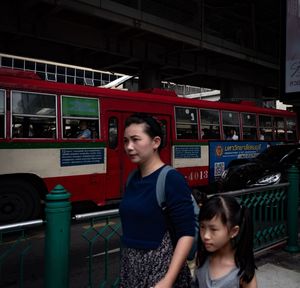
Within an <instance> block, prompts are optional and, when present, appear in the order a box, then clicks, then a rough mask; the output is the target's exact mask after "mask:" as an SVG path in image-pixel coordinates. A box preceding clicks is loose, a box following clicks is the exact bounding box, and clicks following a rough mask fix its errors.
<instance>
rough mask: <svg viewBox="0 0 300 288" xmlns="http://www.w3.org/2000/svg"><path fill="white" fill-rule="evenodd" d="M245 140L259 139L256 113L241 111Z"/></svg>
mask: <svg viewBox="0 0 300 288" xmlns="http://www.w3.org/2000/svg"><path fill="white" fill-rule="evenodd" d="M241 116H242V127H243V128H242V129H243V131H242V132H243V140H257V128H256V115H255V114H250V113H241Z"/></svg>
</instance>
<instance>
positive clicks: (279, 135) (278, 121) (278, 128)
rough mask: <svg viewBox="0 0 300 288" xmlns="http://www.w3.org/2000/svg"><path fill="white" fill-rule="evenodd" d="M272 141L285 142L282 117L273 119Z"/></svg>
mask: <svg viewBox="0 0 300 288" xmlns="http://www.w3.org/2000/svg"><path fill="white" fill-rule="evenodd" d="M274 136H275V139H274V140H285V127H284V118H283V117H274Z"/></svg>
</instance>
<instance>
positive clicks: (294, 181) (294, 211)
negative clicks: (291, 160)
mask: <svg viewBox="0 0 300 288" xmlns="http://www.w3.org/2000/svg"><path fill="white" fill-rule="evenodd" d="M288 178H289V183H290V185H289V188H288V199H287V202H288V203H287V229H288V243H287V246H286V247H285V248H284V250H286V251H288V252H292V253H295V252H299V251H300V247H299V245H298V199H299V170H298V168H297V167H295V166H292V167H291V168H290V169H289V171H288Z"/></svg>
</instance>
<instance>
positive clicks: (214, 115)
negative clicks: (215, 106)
mask: <svg viewBox="0 0 300 288" xmlns="http://www.w3.org/2000/svg"><path fill="white" fill-rule="evenodd" d="M200 119H201V120H200V123H201V139H220V117H219V111H217V110H207V109H205V110H204V109H203V110H202V109H201V110H200Z"/></svg>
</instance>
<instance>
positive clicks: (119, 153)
mask: <svg viewBox="0 0 300 288" xmlns="http://www.w3.org/2000/svg"><path fill="white" fill-rule="evenodd" d="M131 114H132V113H122V112H109V113H108V118H107V119H108V120H107V121H108V122H107V127H108V128H107V134H108V135H107V137H108V140H107V162H106V163H107V182H106V183H107V185H106V189H105V193H106V198H107V199H117V198H121V197H122V195H123V190H124V187H125V185H126V179H127V176H128V174H129V173H130V171H132V170H133V169H135V168H136V165H135V164H133V163H132V162H131V161H130V160H129V158H128V157H127V155H126V153H125V151H124V145H123V141H124V140H123V137H124V122H125V119H126V118H127V117H128V116H130V115H131ZM155 116H156V117H157V118H158V119H159V120H160V121H161V123H162V130H163V133H164V136H163V148H162V150H161V152H160V155H161V158H162V160H163V161H164V162H165V163H167V164H171V143H170V142H171V141H170V139H171V138H170V131H171V129H170V118H169V117H167V116H160V115H155Z"/></svg>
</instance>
